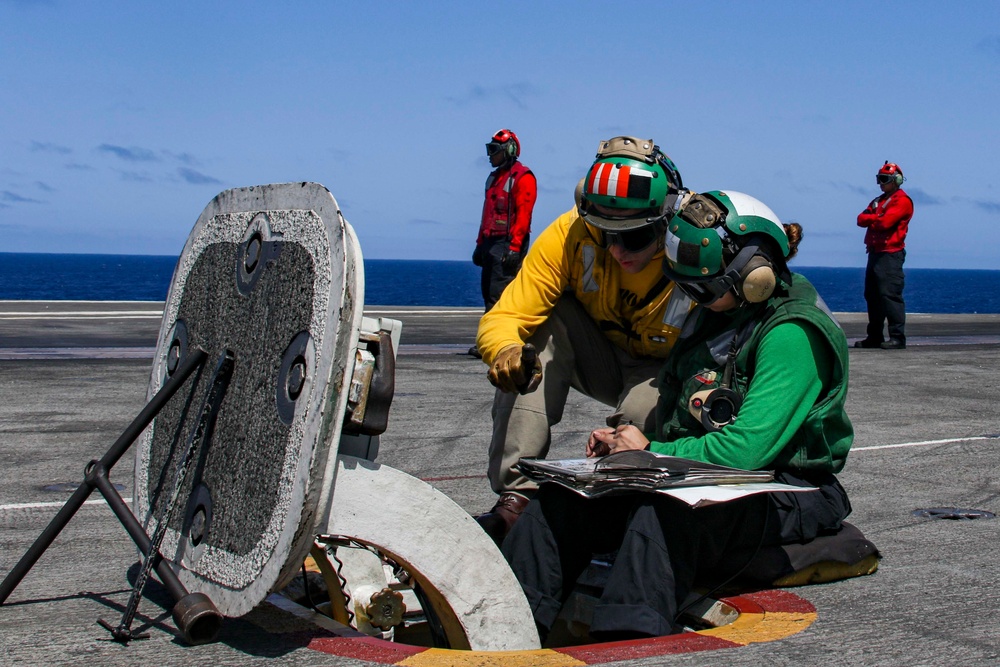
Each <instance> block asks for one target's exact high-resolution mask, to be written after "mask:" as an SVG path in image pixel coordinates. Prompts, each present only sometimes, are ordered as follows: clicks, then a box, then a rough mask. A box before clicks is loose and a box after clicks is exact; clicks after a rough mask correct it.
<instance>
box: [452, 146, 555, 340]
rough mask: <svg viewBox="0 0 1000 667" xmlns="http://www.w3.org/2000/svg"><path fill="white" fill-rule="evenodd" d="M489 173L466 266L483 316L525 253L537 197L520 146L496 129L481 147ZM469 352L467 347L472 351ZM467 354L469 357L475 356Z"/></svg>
mask: <svg viewBox="0 0 1000 667" xmlns="http://www.w3.org/2000/svg"><path fill="white" fill-rule="evenodd" d="M486 154H487V155H488V156H489V158H490V164H491V165H492V166H493V168H494V170H493V172H491V173H490V175H489V178H487V179H486V199H485V201H484V202H483V216H482V221H481V223H480V225H479V235H478V236H477V237H476V250H475V252H473V253H472V262H473V263H474V264H475V265H476V266H480V267H482V269H483V273H482V283H481V284H482V291H483V304H484V305H485V307H486V310H487V311H488V310H489V309H490V308H492V307H493V304H495V303H496V302H497V299H499V298H500V294H501V293H502V292H503V290H504V288H505V287H507V285H508V284H510V282H511V281H512V280H514V276H516V275H517V271H518V269H520V268H521V260H522V259H523V257H524V254H525V253H526V252H527V251H528V242H529V236H530V234H531V211H532V209H533V208H534V206H535V198H536V197H537V194H538V189H537V185H536V183H535V175H534V174H532V173H531V170H530V169H528V168H527V167H526V166H524V165H523V164H521V163H520V162H518V160H517V158H518V157H519V156H520V155H521V142H520V141H519V140H518V138H517V135H516V134H514V133H513V132H511V131H510V130H506V129H504V130H500V131H498V132H497V133H496V134H494V135H493V137H492V139H491V140H490V142H489V143H487V144H486ZM474 349H475V348H473V350H474ZM473 350H469V353H470V354H475V352H474V351H473Z"/></svg>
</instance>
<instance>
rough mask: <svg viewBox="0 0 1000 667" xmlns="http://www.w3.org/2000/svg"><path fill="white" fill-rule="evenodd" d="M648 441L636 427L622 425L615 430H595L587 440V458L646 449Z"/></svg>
mask: <svg viewBox="0 0 1000 667" xmlns="http://www.w3.org/2000/svg"><path fill="white" fill-rule="evenodd" d="M648 446H649V440H648V439H647V438H646V436H645V435H643V434H642V431H640V430H639V428H638V427H636V426H633V425H632V424H622V425H620V426H618V427H617V428H597V429H594V430H593V431H591V432H590V437H589V438H588V439H587V458H593V457H595V456H607V455H608V454H614V453H615V452H624V451H626V450H629V449H646V447H648Z"/></svg>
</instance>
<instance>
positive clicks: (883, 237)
mask: <svg viewBox="0 0 1000 667" xmlns="http://www.w3.org/2000/svg"><path fill="white" fill-rule="evenodd" d="M912 217H913V200H912V199H910V196H909V195H908V194H906V193H905V192H903V191H902V190H896V191H895V192H893V193H891V194H888V195H886V194H883V195H880V196H878V197H876V198H875V199H873V200H872V203H870V204H868V208H866V209H865V210H864V211H862V212H861V214H860V215H858V227H866V228H867V229H868V231H867V232H865V245H866V246H867V247H868V252H870V253H871V252H896V251H898V250H902V249H903V248H904V247H906V243H905V241H906V230H907V228H908V227H909V224H910V218H912Z"/></svg>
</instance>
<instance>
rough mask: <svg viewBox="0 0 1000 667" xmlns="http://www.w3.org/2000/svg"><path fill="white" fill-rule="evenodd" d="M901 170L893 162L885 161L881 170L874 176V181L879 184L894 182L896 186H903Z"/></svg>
mask: <svg viewBox="0 0 1000 667" xmlns="http://www.w3.org/2000/svg"><path fill="white" fill-rule="evenodd" d="M903 180H904V179H903V170H902V169H900V168H899V165H898V164H896V163H895V162H889V161H888V160H886V161H885V164H883V165H882V168H881V169H879V170H878V174H876V175H875V181H876V182H877V183H879V184H882V183H889V182H892V181H895V183H896V185H902V184H903Z"/></svg>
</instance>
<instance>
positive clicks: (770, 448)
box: [650, 321, 830, 470]
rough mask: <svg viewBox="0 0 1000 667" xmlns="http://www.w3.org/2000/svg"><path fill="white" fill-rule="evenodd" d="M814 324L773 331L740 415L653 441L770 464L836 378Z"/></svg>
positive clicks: (690, 452) (719, 459) (683, 451)
mask: <svg viewBox="0 0 1000 667" xmlns="http://www.w3.org/2000/svg"><path fill="white" fill-rule="evenodd" d="M827 347H828V346H827V343H826V341H825V340H824V339H823V336H822V335H821V334H820V333H819V332H818V331H817V330H816V329H815V328H814V327H812V326H809V325H802V324H800V323H799V322H796V321H790V322H785V323H783V324H779V325H778V326H777V327H775V328H774V329H772V330H771V331H769V332H768V333H767V334H766V335H765V336H764V338H763V339H762V340H761V342H760V347H759V348H758V351H757V368H756V372H755V373H754V376H753V379H752V380H751V382H750V386H749V388H748V390H747V394H746V396H745V398H744V401H743V405H742V407H741V408H740V412H739V418H738V419H737V420H736V422H735V423H733V424H730V425H729V426H727V427H725V428H724V429H722V430H721V431H717V432H715V433H706V434H705V435H703V436H701V437H687V438H679V439H677V440H674V441H673V442H653V443H652V444H651V445H650V449H652V451H654V452H658V453H660V454H670V455H672V456H681V457H684V458H688V459H695V460H697V461H706V462H708V463H718V464H720V465H727V466H732V467H734V468H743V469H745V470H756V469H758V468H767V467H768V466H769V465H770V463H771V462H772V461H774V459H775V458H776V457H777V455H778V453H779V452H781V450H782V449H784V448H785V446H786V445H787V444H788V443H789V442H790V441H791V438H792V436H793V435H794V434H795V432H796V431H797V430H798V428H799V426H801V425H802V423H803V421H805V418H806V415H807V414H808V413H809V410H810V409H812V407H813V405H814V404H815V403H816V400H817V399H818V398H819V396H820V394H821V393H822V391H823V387H824V386H826V385H827V383H829V381H830V353H829V351H828V349H827Z"/></svg>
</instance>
